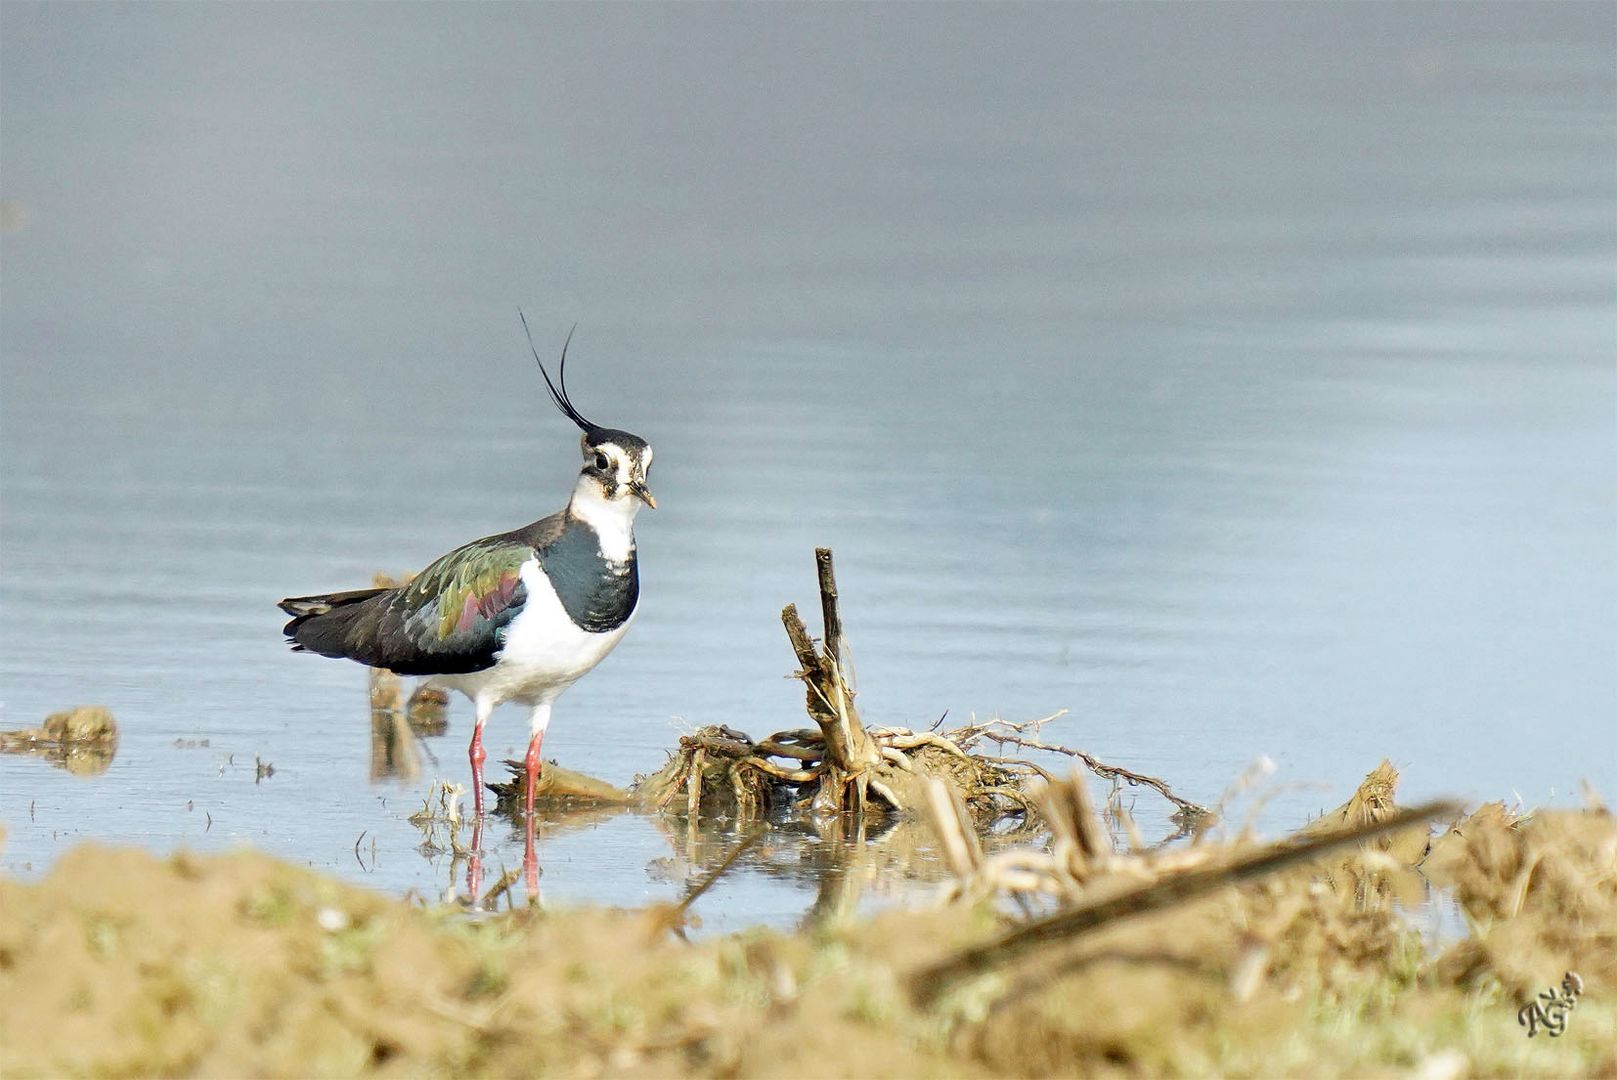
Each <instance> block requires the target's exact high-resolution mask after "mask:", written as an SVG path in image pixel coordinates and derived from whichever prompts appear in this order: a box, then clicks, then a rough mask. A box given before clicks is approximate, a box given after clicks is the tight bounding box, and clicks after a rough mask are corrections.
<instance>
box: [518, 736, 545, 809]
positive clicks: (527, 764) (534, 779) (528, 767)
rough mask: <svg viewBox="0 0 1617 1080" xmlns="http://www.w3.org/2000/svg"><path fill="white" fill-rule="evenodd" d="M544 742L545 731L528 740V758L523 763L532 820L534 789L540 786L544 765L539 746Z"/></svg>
mask: <svg viewBox="0 0 1617 1080" xmlns="http://www.w3.org/2000/svg"><path fill="white" fill-rule="evenodd" d="M544 741H545V733H544V732H543V731H538V732H535V733H534V736H533V738H532V739H529V740H528V756H527V757H526V758H524V759H523V762H522V764H523V766H524V772H525V773H526V774H527V777H526V778H527V781H528V797H527V803H528V817H529V819H530V820H531V819H532V818H533V796H534V789H535V788H537V787H538V786H539V769H540V768H541V767H542V766H543V764H544V762H543V761H542V760H541V759H540V757H539V744H540V743H542V742H544Z"/></svg>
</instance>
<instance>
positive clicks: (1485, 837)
mask: <svg viewBox="0 0 1617 1080" xmlns="http://www.w3.org/2000/svg"><path fill="white" fill-rule="evenodd" d="M1421 869H1422V871H1423V872H1424V873H1425V874H1426V876H1427V877H1428V878H1430V879H1431V880H1432V881H1433V882H1434V883H1436V884H1438V885H1440V886H1443V887H1445V888H1449V889H1452V890H1453V892H1454V895H1455V898H1456V899H1457V900H1458V901H1459V903H1460V906H1461V909H1462V910H1463V911H1464V912H1465V915H1466V919H1467V921H1468V922H1469V924H1470V928H1471V937H1470V938H1468V939H1467V940H1465V941H1463V942H1460V943H1459V944H1458V945H1456V946H1454V947H1453V948H1452V949H1450V950H1449V952H1448V954H1447V955H1445V957H1444V959H1443V971H1444V972H1445V974H1446V975H1447V977H1449V978H1451V979H1453V980H1455V981H1457V982H1460V983H1463V984H1473V983H1476V982H1477V981H1478V980H1479V979H1481V978H1482V977H1483V976H1486V975H1491V976H1493V977H1496V978H1497V979H1498V980H1499V981H1500V982H1501V983H1502V984H1503V985H1505V986H1506V987H1509V988H1510V989H1512V990H1514V991H1523V990H1526V989H1527V988H1529V987H1534V986H1542V985H1549V984H1552V983H1554V982H1557V981H1558V980H1559V979H1560V978H1561V975H1562V973H1563V972H1565V971H1568V970H1575V971H1577V972H1579V973H1580V974H1581V975H1582V976H1583V977H1584V978H1585V979H1587V980H1591V981H1592V982H1594V983H1595V984H1598V985H1603V986H1608V987H1609V986H1614V985H1617V820H1614V819H1613V818H1612V815H1611V813H1610V811H1609V810H1607V809H1606V808H1605V806H1603V805H1601V804H1600V803H1599V802H1598V801H1597V800H1591V804H1590V806H1589V807H1587V808H1586V809H1583V810H1540V811H1537V812H1535V813H1533V814H1532V815H1531V816H1528V817H1517V816H1516V815H1515V814H1513V813H1512V812H1511V811H1509V810H1508V809H1506V808H1505V807H1504V806H1503V805H1502V804H1500V803H1489V804H1487V805H1485V806H1483V807H1481V808H1479V809H1478V810H1477V811H1476V812H1474V813H1472V814H1470V815H1469V816H1467V817H1465V818H1463V819H1461V820H1459V821H1457V822H1455V823H1454V825H1453V827H1452V828H1450V829H1449V831H1448V832H1447V833H1445V834H1444V835H1443V836H1441V837H1439V838H1438V839H1437V840H1436V841H1434V842H1433V845H1432V851H1431V853H1430V854H1429V855H1428V856H1427V858H1426V860H1425V862H1423V863H1422V864H1421Z"/></svg>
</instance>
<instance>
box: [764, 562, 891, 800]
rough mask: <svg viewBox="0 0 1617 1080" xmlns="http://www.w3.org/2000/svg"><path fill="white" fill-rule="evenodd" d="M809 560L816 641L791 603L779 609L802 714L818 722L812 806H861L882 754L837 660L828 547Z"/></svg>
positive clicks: (838, 622) (838, 621)
mask: <svg viewBox="0 0 1617 1080" xmlns="http://www.w3.org/2000/svg"><path fill="white" fill-rule="evenodd" d="M814 561H815V567H816V570H817V571H818V577H819V586H820V617H821V619H822V621H823V622H824V624H825V638H824V640H823V642H822V644H821V647H820V648H819V649H816V648H815V647H814V641H813V639H812V638H810V637H809V632H808V627H806V626H805V625H803V618H802V616H801V615H799V614H798V613H797V605H796V604H787V605H786V607H785V608H783V609H782V610H781V613H780V619H781V622H782V623H783V624H784V625H785V627H786V636H787V638H788V639H789V640H790V641H791V643H792V651H793V652H795V653H796V654H797V662H798V665H799V670H798V672H797V677H798V678H799V679H801V680H803V685H804V687H805V697H806V702H807V708H808V714H809V716H810V718H812V719H813V720H814V722H815V724H816V725H818V726H819V728H820V732H821V737H822V739H823V740H824V743H825V757H824V763H825V765H826V766H827V767H826V770H825V772H824V773H823V774H822V775H821V777H820V787H819V790H818V791H817V792H816V793H815V796H814V808H815V809H816V810H831V811H840V810H844V809H854V810H863V809H864V808H865V806H866V792H867V790H868V787H867V785H868V783H869V780H870V779H871V778H870V777H868V776H867V775H866V773H867V771H868V770H871V769H872V768H874V767H875V766H876V765H878V764H880V762H881V760H882V756H881V751H880V750H879V749H878V748H877V746H876V744H875V742H874V741H873V740H872V739H871V738H870V736H869V734H868V733H867V732H866V731H865V726H864V724H863V723H862V722H861V721H860V719H859V710H858V709H856V708H855V707H854V704H853V698H854V692H853V688H852V687H850V686H849V685H848V681H847V676H846V673H845V668H844V665H843V662H842V656H843V649H842V639H843V637H842V612H841V611H840V610H839V608H838V604H837V581H836V571H835V567H834V566H833V564H832V561H831V549H830V548H823V547H822V548H815V549H814ZM850 787H851V788H852V789H853V793H854V798H853V800H852V805H851V806H850V805H849V799H848V797H847V795H848V790H849V788H850Z"/></svg>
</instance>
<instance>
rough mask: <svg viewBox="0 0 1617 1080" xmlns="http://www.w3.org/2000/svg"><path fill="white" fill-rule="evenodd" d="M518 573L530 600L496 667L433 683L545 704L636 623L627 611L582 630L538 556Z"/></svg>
mask: <svg viewBox="0 0 1617 1080" xmlns="http://www.w3.org/2000/svg"><path fill="white" fill-rule="evenodd" d="M521 573H522V584H523V585H524V586H526V587H527V590H528V598H527V601H526V602H525V603H524V604H523V605H522V612H521V613H520V614H519V615H517V617H516V618H514V619H512V620H511V623H510V625H508V626H507V627H506V628H505V648H504V649H502V650H501V651H500V654H499V658H498V659H497V660H496V661H495V662H494V666H493V667H490V668H486V669H484V670H482V671H474V672H471V673H470V674H467V675H444V676H439V677H438V678H436V679H434V680H433V682H435V683H437V684H438V685H440V686H444V687H447V688H449V689H452V690H459V691H461V692H462V693H464V694H465V695H466V696H467V697H469V698H472V699H473V700H474V701H475V700H477V699H479V698H486V699H489V700H490V702H491V704H494V705H498V704H501V703H503V702H507V701H517V702H521V703H522V704H525V705H537V704H539V703H541V702H544V703H548V702H551V701H554V700H555V699H556V698H557V697H558V696H560V694H561V692H562V691H563V690H566V689H567V688H568V687H569V686H571V685H573V683H575V682H577V681H578V680H579V679H580V678H582V677H583V675H584V674H585V673H586V672H588V671H589V670H590V669H591V668H593V667H594V666H595V665H596V664H599V663H600V662H601V661H602V660H603V659H605V657H606V654H607V653H609V652H611V651H612V650H613V649H614V648H616V647H617V644H618V642H619V641H622V640H623V635H624V634H625V633H626V632H627V631H628V629H629V623H631V622H633V621H634V613H633V612H631V613H630V615H629V618H628V619H625V620H624V622H623V625H621V626H618V627H616V628H614V629H612V630H608V631H606V632H605V633H601V634H592V633H590V632H589V631H587V630H581V629H579V627H578V624H577V623H575V622H573V620H572V619H570V618H568V616H567V611H566V609H565V608H563V607H562V606H561V601H560V600H558V599H557V598H556V592H555V590H554V589H552V588H551V587H550V582H549V580H548V579H546V577H545V575H544V572H543V571H542V570H541V569H540V568H539V560H537V559H530V560H528V561H527V562H525V563H523V564H522V571H521ZM637 607H638V605H637Z"/></svg>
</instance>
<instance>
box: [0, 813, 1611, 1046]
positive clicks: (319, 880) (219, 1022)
mask: <svg viewBox="0 0 1617 1080" xmlns="http://www.w3.org/2000/svg"><path fill="white" fill-rule="evenodd" d="M1209 843H1225V844H1227V846H1228V847H1229V848H1230V849H1231V853H1232V855H1233V854H1234V853H1236V852H1237V851H1238V850H1239V849H1240V848H1241V846H1242V842H1241V841H1239V840H1230V841H1227V842H1218V841H1209ZM1419 846H1420V849H1421V850H1420V851H1419V852H1410V853H1406V854H1400V852H1399V851H1398V849H1397V847H1396V846H1395V845H1388V846H1385V847H1379V846H1376V845H1369V846H1368V847H1367V848H1366V849H1365V850H1363V851H1360V852H1357V853H1356V854H1354V855H1352V856H1350V857H1347V858H1333V859H1330V860H1322V861H1320V862H1319V863H1316V864H1311V865H1307V866H1303V867H1300V868H1295V869H1291V870H1288V871H1286V872H1285V873H1283V874H1280V875H1276V876H1272V877H1269V878H1267V879H1265V880H1263V881H1260V882H1257V883H1254V884H1251V885H1246V886H1239V887H1233V886H1232V887H1226V888H1223V889H1220V890H1218V891H1215V892H1213V893H1211V894H1209V895H1205V896H1202V897H1200V898H1198V899H1195V900H1192V901H1190V902H1187V903H1184V904H1180V905H1178V906H1175V907H1172V908H1171V909H1168V910H1163V911H1159V912H1155V913H1150V914H1146V915H1143V916H1141V917H1139V918H1135V919H1131V920H1128V921H1127V922H1123V923H1119V924H1117V925H1115V926H1110V927H1107V928H1104V929H1102V930H1101V931H1100V932H1098V933H1094V934H1090V935H1087V936H1085V937H1084V938H1082V939H1078V940H1071V941H1066V942H1056V943H1053V944H1051V945H1050V946H1049V947H1048V948H1043V949H1041V950H1039V951H1038V952H1037V953H1035V954H1034V955H1031V956H1026V957H1021V958H1019V959H1018V961H1017V963H1015V964H1014V965H1008V966H1005V967H1001V968H996V969H995V970H994V971H993V972H992V973H991V974H989V975H986V976H984V977H982V978H977V979H973V980H968V981H964V982H961V983H960V984H958V985H957V986H954V987H952V988H951V989H950V991H949V992H948V993H946V994H944V995H942V996H941V997H939V998H938V999H937V1000H934V1001H928V1002H926V1003H923V999H922V996H921V995H917V993H916V992H915V976H916V973H917V972H920V971H923V970H925V969H926V968H928V967H929V966H932V965H936V964H937V963H939V962H941V961H945V960H947V959H948V958H949V957H951V956H956V955H959V954H960V950H962V949H965V948H967V947H969V946H974V945H980V944H982V943H984V942H992V941H993V940H995V938H996V936H998V935H1001V934H1003V933H1004V932H1005V930H1006V928H1007V927H1010V926H1014V925H1017V924H1019V923H1021V922H1023V917H1022V916H1020V915H1015V916H1013V915H1011V914H1009V913H1008V911H1007V909H1006V907H1005V906H1004V905H999V906H995V905H994V904H993V902H992V901H981V900H980V901H979V902H977V903H974V904H967V903H954V904H950V905H947V906H944V907H940V908H936V909H933V910H928V911H920V912H913V911H912V912H892V913H888V914H886V915H883V916H881V917H878V918H875V919H872V920H869V921H856V922H853V923H838V924H834V925H830V926H827V927H825V928H822V929H819V930H815V931H809V932H804V933H800V934H797V935H783V934H777V933H772V932H761V931H760V932H750V933H745V934H740V935H733V936H729V937H724V938H718V939H712V940H705V941H698V942H696V943H694V944H693V943H687V942H685V941H682V940H680V939H678V938H677V937H676V936H674V935H673V934H672V933H670V930H669V923H670V918H669V910H668V909H666V908H663V909H651V910H637V911H606V910H579V911H541V910H538V909H528V910H523V909H520V908H519V909H518V910H516V911H514V912H510V913H505V914H501V915H498V916H483V917H479V918H468V917H467V916H466V914H465V913H464V912H461V911H458V910H448V909H426V908H422V907H420V906H412V905H409V904H406V903H401V902H397V901H393V900H390V899H387V898H385V897H382V896H379V895H376V894H373V893H370V892H367V891H365V890H363V889H359V888H355V887H351V886H348V885H345V884H343V883H341V882H339V881H336V880H334V879H331V878H328V877H324V876H322V875H319V874H316V873H313V872H310V871H307V870H303V869H299V868H297V867H293V866H289V865H287V864H284V863H281V862H278V861H276V860H274V859H270V858H267V857H265V856H262V855H259V854H256V853H252V852H241V853H237V854H232V855H228V856H212V857H195V856H186V855H181V856H177V857H173V858H168V859H160V858H156V857H153V856H151V855H148V854H145V853H142V852H138V851H132V850H127V849H113V848H104V847H97V846H93V845H85V846H83V847H80V848H78V849H76V850H75V851H73V852H72V853H70V854H69V855H67V856H66V857H64V858H63V859H62V861H61V862H60V863H59V864H58V866H57V867H56V868H55V869H54V870H53V871H52V872H51V874H50V875H49V876H48V877H46V878H45V879H44V880H43V881H41V882H39V883H37V884H22V883H19V882H17V881H13V880H0V910H3V912H4V919H3V922H0V1047H3V1048H4V1049H3V1054H4V1071H5V1073H6V1075H7V1076H34V1075H61V1074H108V1073H116V1074H138V1075H158V1074H161V1075H176V1074H205V1075H247V1074H277V1075H294V1074H298V1075H302V1074H312V1073H320V1074H345V1075H354V1074H376V1075H387V1074H418V1073H422V1072H453V1073H470V1074H483V1075H506V1074H516V1073H523V1074H528V1073H564V1074H569V1075H572V1074H580V1075H607V1074H620V1073H623V1072H625V1071H638V1072H650V1073H656V1074H673V1075H747V1076H773V1075H780V1076H786V1075H790V1076H801V1075H816V1076H822V1075H841V1076H881V1075H964V1076H974V1075H1028V1074H1070V1073H1074V1072H1079V1073H1084V1074H1140V1073H1145V1074H1163V1073H1166V1074H1207V1073H1219V1074H1230V1073H1235V1074H1255V1073H1261V1074H1273V1073H1292V1074H1298V1073H1308V1074H1310V1075H1363V1074H1366V1073H1370V1074H1403V1073H1411V1072H1414V1073H1418V1074H1420V1075H1430V1076H1464V1075H1505V1074H1510V1075H1521V1074H1539V1075H1568V1074H1586V1075H1588V1074H1608V1075H1609V1074H1614V1073H1617V1051H1614V1050H1613V1047H1617V941H1614V940H1613V934H1614V928H1617V827H1614V825H1613V821H1612V818H1611V817H1610V816H1609V815H1608V814H1606V813H1604V812H1603V811H1600V810H1598V809H1590V810H1587V811H1583V812H1570V811H1557V812H1546V813H1541V814H1537V815H1534V816H1532V817H1529V818H1525V819H1521V818H1517V817H1515V816H1513V815H1511V814H1509V813H1507V812H1505V811H1504V810H1503V808H1500V807H1489V808H1484V810H1483V811H1481V812H1479V813H1477V814H1473V815H1471V816H1469V817H1467V818H1465V819H1463V820H1461V821H1459V822H1457V823H1455V824H1454V826H1453V827H1452V828H1448V829H1446V830H1444V831H1442V832H1441V834H1440V835H1438V836H1437V838H1436V839H1435V841H1433V842H1432V843H1431V844H1430V845H1428V844H1427V843H1425V842H1424V841H1423V842H1422V843H1421V844H1420V845H1419ZM1428 846H1429V847H1430V851H1428V850H1427V848H1428ZM1218 854H1219V853H1217V852H1215V853H1214V857H1217V856H1218ZM1414 860H1419V861H1420V862H1422V863H1430V864H1431V866H1430V870H1431V874H1432V877H1433V878H1434V879H1435V880H1437V881H1439V882H1440V883H1443V884H1445V885H1446V886H1447V887H1449V888H1451V889H1453V891H1454V895H1455V896H1456V897H1457V898H1458V900H1459V902H1460V903H1462V904H1463V905H1464V908H1465V911H1466V913H1467V917H1468V920H1469V921H1470V924H1471V927H1472V934H1471V936H1469V937H1468V938H1466V939H1465V940H1462V941H1459V942H1451V943H1444V944H1443V946H1442V947H1441V948H1433V947H1432V946H1431V943H1429V942H1425V941H1423V940H1422V939H1421V938H1420V937H1419V935H1418V934H1417V933H1416V932H1415V931H1413V930H1412V929H1411V928H1410V927H1409V925H1408V922H1407V920H1406V919H1404V918H1403V917H1402V916H1401V915H1400V914H1399V912H1398V910H1397V905H1396V902H1395V901H1396V897H1397V892H1398V888H1397V887H1396V886H1395V879H1396V878H1397V876H1398V875H1401V874H1404V873H1407V872H1408V867H1407V865H1406V863H1407V862H1409V861H1414ZM699 903H700V902H699ZM1569 969H1570V970H1575V971H1577V972H1578V973H1579V975H1580V978H1581V981H1582V984H1583V987H1584V992H1583V993H1582V995H1581V997H1580V998H1579V999H1578V1001H1577V1004H1576V1007H1575V1008H1574V1009H1572V1010H1570V1011H1565V1012H1563V1013H1562V1016H1561V1018H1562V1019H1563V1020H1564V1021H1565V1023H1564V1029H1563V1032H1562V1034H1560V1035H1559V1036H1556V1037H1549V1036H1547V1034H1546V1032H1544V1031H1542V1030H1540V1031H1539V1032H1538V1033H1537V1035H1536V1036H1535V1037H1533V1038H1528V1037H1527V1034H1526V1029H1525V1028H1524V1027H1522V1026H1521V1025H1520V1024H1519V1022H1518V1012H1519V1010H1520V1009H1521V1007H1522V1006H1523V1005H1525V1004H1528V1003H1530V1002H1532V1001H1533V1000H1534V999H1535V998H1534V995H1536V994H1540V993H1543V992H1546V991H1547V990H1549V989H1550V988H1552V987H1554V986H1556V985H1558V984H1559V983H1560V982H1561V981H1562V979H1563V975H1564V973H1565V972H1566V971H1567V970H1569Z"/></svg>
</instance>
